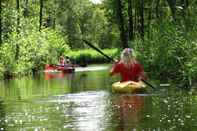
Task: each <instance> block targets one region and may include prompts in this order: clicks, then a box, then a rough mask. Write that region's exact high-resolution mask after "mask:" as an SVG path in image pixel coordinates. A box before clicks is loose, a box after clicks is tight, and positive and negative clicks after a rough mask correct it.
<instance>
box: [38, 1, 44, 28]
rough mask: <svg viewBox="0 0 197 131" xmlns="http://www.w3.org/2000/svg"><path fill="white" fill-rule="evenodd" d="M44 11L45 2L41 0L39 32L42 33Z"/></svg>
mask: <svg viewBox="0 0 197 131" xmlns="http://www.w3.org/2000/svg"><path fill="white" fill-rule="evenodd" d="M42 10H43V0H40V20H39V23H40V24H39V31H41V27H42Z"/></svg>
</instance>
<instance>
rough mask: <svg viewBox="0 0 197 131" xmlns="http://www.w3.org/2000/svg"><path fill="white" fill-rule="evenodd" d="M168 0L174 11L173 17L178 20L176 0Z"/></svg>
mask: <svg viewBox="0 0 197 131" xmlns="http://www.w3.org/2000/svg"><path fill="white" fill-rule="evenodd" d="M167 2H168V5H169V7H170V10H171V12H172V18H173V20H174V21H176V0H167Z"/></svg>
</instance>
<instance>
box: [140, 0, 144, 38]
mask: <svg viewBox="0 0 197 131" xmlns="http://www.w3.org/2000/svg"><path fill="white" fill-rule="evenodd" d="M139 12H140V35H141V38H142V39H143V38H144V0H140V9H139Z"/></svg>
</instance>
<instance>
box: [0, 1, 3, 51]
mask: <svg viewBox="0 0 197 131" xmlns="http://www.w3.org/2000/svg"><path fill="white" fill-rule="evenodd" d="M1 3H2V1H0V13H1V11H2V8H1V6H2V5H1ZM2 31H3V30H2V13H1V19H0V37H1V38H0V47H1V45H2Z"/></svg>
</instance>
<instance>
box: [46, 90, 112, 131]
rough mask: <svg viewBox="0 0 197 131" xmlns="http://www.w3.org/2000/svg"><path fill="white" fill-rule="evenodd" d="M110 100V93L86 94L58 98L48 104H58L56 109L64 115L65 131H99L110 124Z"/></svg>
mask: <svg viewBox="0 0 197 131" xmlns="http://www.w3.org/2000/svg"><path fill="white" fill-rule="evenodd" d="M109 100H110V99H109V93H108V92H84V93H77V94H66V95H63V96H57V97H56V98H52V99H50V100H47V102H50V103H51V102H52V103H58V105H56V108H57V109H58V110H59V111H60V112H61V114H63V115H64V125H63V128H64V129H67V130H69V129H70V130H71V129H72V130H77V131H93V130H95V131H97V130H101V129H105V128H106V127H105V123H109V122H108V119H106V117H107V116H108V115H109V114H106V113H107V112H106V111H107V110H108V108H109Z"/></svg>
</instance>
